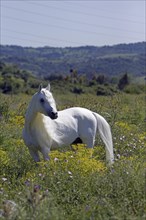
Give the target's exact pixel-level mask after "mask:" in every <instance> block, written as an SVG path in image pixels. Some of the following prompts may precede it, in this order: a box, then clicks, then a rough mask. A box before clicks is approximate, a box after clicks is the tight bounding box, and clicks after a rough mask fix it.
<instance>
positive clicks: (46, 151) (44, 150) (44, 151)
mask: <svg viewBox="0 0 146 220" xmlns="http://www.w3.org/2000/svg"><path fill="white" fill-rule="evenodd" d="M49 152H50V149H49V148H48V147H43V148H42V149H41V153H42V154H43V157H44V160H50V157H49Z"/></svg>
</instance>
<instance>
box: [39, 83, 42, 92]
mask: <svg viewBox="0 0 146 220" xmlns="http://www.w3.org/2000/svg"><path fill="white" fill-rule="evenodd" d="M42 88H43V85H42V84H40V85H39V92H40V91H41V89H42Z"/></svg>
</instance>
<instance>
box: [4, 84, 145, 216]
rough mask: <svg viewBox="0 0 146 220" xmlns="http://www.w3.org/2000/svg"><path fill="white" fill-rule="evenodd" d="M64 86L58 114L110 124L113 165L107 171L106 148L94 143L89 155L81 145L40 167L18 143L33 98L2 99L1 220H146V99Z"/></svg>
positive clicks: (57, 93) (58, 98)
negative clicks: (78, 111)
mask: <svg viewBox="0 0 146 220" xmlns="http://www.w3.org/2000/svg"><path fill="white" fill-rule="evenodd" d="M60 83H61V82H60ZM62 84H63V85H64V87H63V86H62V87H61V86H60V84H55V82H53V85H54V86H53V85H52V89H53V93H54V96H55V99H56V101H57V103H58V106H57V107H58V109H60V110H61V109H64V108H66V107H71V106H82V107H86V108H89V109H91V110H93V111H96V112H98V113H99V114H101V115H103V116H104V117H105V118H106V119H107V120H108V122H109V123H110V125H111V127H112V134H113V141H114V152H115V164H114V166H113V167H111V168H107V167H106V165H105V150H104V145H103V144H102V142H101V141H100V140H99V139H98V137H97V139H96V144H95V148H94V150H93V151H92V152H91V151H90V150H88V149H86V148H85V146H84V145H82V144H79V145H77V146H76V145H74V146H73V148H74V150H73V151H72V150H71V149H70V147H69V146H66V148H62V149H58V150H54V151H52V152H51V154H50V157H51V160H50V161H49V162H44V161H43V160H42V162H40V163H38V164H37V165H36V164H35V163H34V162H33V161H32V159H31V157H30V155H29V152H28V149H27V148H26V146H25V145H24V143H23V140H22V136H21V133H22V129H23V126H24V114H25V111H26V107H27V105H28V102H29V100H30V98H31V96H29V95H26V94H19V95H5V94H1V95H0V155H1V177H0V188H1V193H0V196H1V201H2V203H1V207H0V209H1V210H0V215H1V219H3V220H5V219H18V220H19V219H20V220H27V219H28V220H30V219H31V220H32V219H35V220H39V219H42V220H48V219H51V220H64V219H68V220H74V219H76V220H91V219H92V220H103V219H106V220H113V219H115V220H123V219H125V220H133V219H134V220H144V219H145V217H146V213H145V211H146V210H145V207H144V206H145V192H144V190H145V187H144V185H145V173H144V169H145V159H146V158H145V155H146V152H145V151H146V148H145V145H144V143H145V135H146V133H145V126H144V120H145V109H144V94H142V93H141V94H139V95H136V94H124V93H116V94H114V95H112V96H98V97H97V95H96V94H95V93H90V92H89V91H88V90H86V88H85V87H84V89H85V90H86V91H85V92H86V93H82V94H80V95H76V94H74V93H72V92H70V91H69V90H68V89H67V90H66V88H68V85H67V84H64V82H62ZM89 88H92V87H89ZM92 91H93V90H92ZM91 155H92V157H91Z"/></svg>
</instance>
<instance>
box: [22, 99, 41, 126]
mask: <svg viewBox="0 0 146 220" xmlns="http://www.w3.org/2000/svg"><path fill="white" fill-rule="evenodd" d="M35 103H36V101H35V95H34V96H33V98H32V100H31V102H30V104H29V106H28V109H27V111H26V116H25V127H26V128H27V129H28V128H30V126H31V124H32V123H33V121H34V120H35V119H36V117H37V115H38V114H39V115H41V114H40V113H38V112H37V111H36V105H35Z"/></svg>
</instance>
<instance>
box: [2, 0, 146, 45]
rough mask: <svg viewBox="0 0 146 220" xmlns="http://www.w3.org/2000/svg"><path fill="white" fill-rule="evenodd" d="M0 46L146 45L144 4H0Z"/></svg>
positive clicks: (21, 0)
mask: <svg viewBox="0 0 146 220" xmlns="http://www.w3.org/2000/svg"><path fill="white" fill-rule="evenodd" d="M0 9H1V15H0V16H1V21H0V23H1V25H0V43H1V44H2V45H19V46H25V47H30V46H31V47H44V46H50V47H79V46H87V45H88V46H104V45H116V44H120V43H135V42H142V41H145V40H146V39H145V35H146V30H145V20H146V0H129V1H128V0H114V1H112V0H94V1H92V0H84V1H79V0H74V1H71V0H66V1H64V0H58V1H55V0H33V1H31V0H17V1H15V0H0Z"/></svg>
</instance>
